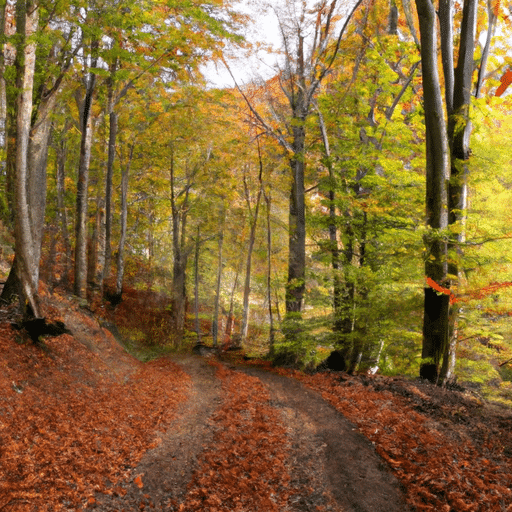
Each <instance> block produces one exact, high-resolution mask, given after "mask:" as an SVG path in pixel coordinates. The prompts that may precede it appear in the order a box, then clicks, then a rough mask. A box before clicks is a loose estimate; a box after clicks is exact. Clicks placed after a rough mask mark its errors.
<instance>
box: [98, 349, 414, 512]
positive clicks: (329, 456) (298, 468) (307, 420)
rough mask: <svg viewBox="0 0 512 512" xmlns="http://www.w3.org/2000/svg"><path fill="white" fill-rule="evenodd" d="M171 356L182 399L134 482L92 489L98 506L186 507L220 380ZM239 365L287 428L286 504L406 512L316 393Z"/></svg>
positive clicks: (395, 487)
mask: <svg viewBox="0 0 512 512" xmlns="http://www.w3.org/2000/svg"><path fill="white" fill-rule="evenodd" d="M174 362H177V363H178V364H179V365H180V366H182V368H183V369H184V370H185V371H186V372H187V373H188V374H189V375H190V376H191V378H192V382H193V387H192V388H191V390H190V394H189V397H188V401H187V402H186V403H185V404H184V405H183V406H182V408H181V409H180V410H179V411H178V415H177V418H176V420H175V421H174V422H173V423H172V424H171V425H170V426H169V428H168V430H167V432H166V433H165V434H164V435H162V439H161V443H160V444H159V445H158V447H156V448H154V449H152V450H150V451H148V452H147V453H146V454H145V456H144V457H143V459H142V460H141V462H140V463H139V465H138V466H137V467H136V468H135V469H134V471H133V472H132V474H133V475H138V476H140V477H141V478H140V480H139V481H140V483H141V485H140V487H138V486H137V485H134V484H133V482H125V484H124V485H123V487H124V490H123V491H122V492H119V491H118V492H116V493H114V494H113V495H111V496H106V495H98V496H97V502H96V504H95V507H96V508H97V509H100V510H102V511H108V512H110V511H121V510H126V511H130V510H140V509H141V508H140V507H147V508H148V509H149V510H189V508H188V507H186V505H183V503H184V502H185V503H186V499H187V498H186V494H187V486H188V485H189V483H190V481H191V477H192V475H193V473H194V472H196V471H197V470H198V458H199V457H200V454H201V452H202V451H203V450H207V449H211V448H212V446H213V447H214V446H215V442H216V440H215V430H216V428H217V427H215V425H214V424H213V422H212V414H213V413H214V411H215V410H216V408H218V407H219V406H220V403H221V395H220V381H219V379H218V378H217V377H216V376H215V367H213V366H212V365H210V364H208V360H207V359H206V358H201V357H198V356H190V357H182V358H180V359H178V360H176V359H174ZM243 371H244V372H245V373H246V374H248V375H251V376H253V377H256V378H258V379H259V380H260V381H261V383H263V385H264V387H265V388H266V389H267V390H268V392H269V394H270V401H269V404H270V406H271V407H272V408H275V409H276V410H278V411H279V418H280V421H281V422H282V424H283V426H284V428H285V431H286V436H287V443H288V447H289V450H288V456H287V459H286V461H285V465H286V468H287V470H288V472H289V474H290V483H289V487H290V489H293V492H291V494H290V497H289V499H288V503H287V507H286V510H290V511H303V512H307V511H313V510H331V511H346V512H349V511H353V512H379V511H382V512H385V511H389V512H392V511H407V510H409V509H408V507H407V505H406V504H405V500H404V498H403V494H402V491H401V489H400V486H399V484H398V481H397V480H396V479H395V478H394V477H393V475H392V474H391V473H390V471H389V470H388V469H387V467H386V465H385V464H384V463H383V460H382V459H381V458H380V457H379V456H378V455H377V454H376V452H375V449H374V447H373V446H372V444H371V443H370V442H369V441H368V439H367V438H365V437H364V436H363V435H362V434H360V433H359V432H358V431H357V428H356V427H355V426H354V425H353V424H352V423H351V422H350V421H348V420H347V419H345V418H344V417H343V416H342V415H341V414H340V413H338V412H337V411H336V410H335V409H334V408H333V407H332V406H330V405H329V404H328V403H327V402H326V401H325V400H323V399H322V397H321V396H320V395H319V394H318V393H316V392H314V391H312V390H310V389H307V388H305V386H304V385H303V384H301V383H300V382H298V381H296V380H295V379H292V378H287V377H284V376H281V375H277V374H274V373H270V372H265V371H262V370H258V369H243ZM255 456H256V457H257V454H255ZM212 492H213V490H212ZM123 494H124V495H123ZM171 504H174V507H175V508H172V507H173V505H171ZM179 504H181V507H182V508H179ZM169 507H171V508H169ZM317 507H318V508H317ZM205 510H208V509H207V508H206V507H205ZM211 510H217V509H215V508H211ZM218 510H224V509H220V508H219V509H218ZM258 510H263V509H258Z"/></svg>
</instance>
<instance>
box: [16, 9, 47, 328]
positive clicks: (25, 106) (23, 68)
mask: <svg viewBox="0 0 512 512" xmlns="http://www.w3.org/2000/svg"><path fill="white" fill-rule="evenodd" d="M16 16H17V32H18V34H19V35H20V44H19V46H18V48H17V56H16V68H17V87H18V91H19V92H18V99H17V104H16V176H15V198H16V210H15V238H16V240H15V252H16V275H17V277H18V279H19V282H20V284H21V293H22V297H21V300H22V302H23V304H24V314H25V316H26V317H27V318H31V317H35V318H40V317H41V314H42V312H41V308H40V304H39V293H38V284H39V282H38V281H39V259H38V254H39V251H38V250H37V247H36V243H37V241H36V240H34V230H35V229H36V228H37V226H34V225H33V224H32V222H33V221H34V220H35V217H32V215H31V212H30V198H29V196H28V194H29V190H30V189H29V186H30V184H29V179H30V168H29V148H30V127H31V121H32V98H33V86H34V73H35V63H36V43H35V42H34V41H31V40H30V38H31V36H32V35H33V34H34V33H35V32H36V31H37V26H38V18H39V9H38V6H37V5H34V4H32V2H26V1H25V0H18V2H17V3H16ZM39 185H40V183H39ZM37 192H38V193H41V194H42V193H44V191H37ZM39 228H40V229H41V228H42V225H41V226H39ZM39 250H40V249H39Z"/></svg>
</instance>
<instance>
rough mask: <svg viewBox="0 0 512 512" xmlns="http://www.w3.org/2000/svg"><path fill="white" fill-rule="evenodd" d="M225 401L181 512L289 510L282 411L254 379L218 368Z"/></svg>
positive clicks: (291, 491) (285, 440)
mask: <svg viewBox="0 0 512 512" xmlns="http://www.w3.org/2000/svg"><path fill="white" fill-rule="evenodd" d="M216 366H217V375H218V377H219V378H220V379H221V381H222V386H223V393H224V402H223V404H222V406H221V408H220V409H219V410H218V411H217V412H216V414H215V416H214V417H213V421H214V422H215V425H216V429H217V433H216V439H215V443H214V445H213V446H211V447H209V448H208V449H206V450H205V452H204V453H203V455H202V457H201V460H200V463H199V468H198V470H197V471H196V473H195V475H194V476H193V479H192V481H191V483H190V490H189V493H188V494H187V499H186V501H185V502H184V503H182V504H181V505H180V506H179V507H178V508H177V510H179V511H187V512H192V511H198V512H199V511H203V510H209V511H210V512H221V511H226V510H229V511H233V512H234V511H244V510H261V511H263V510H264V511H268V512H271V511H275V512H279V511H281V510H285V509H286V506H287V503H288V498H289V497H290V495H291V494H293V489H291V488H290V485H289V482H290V476H289V474H288V471H287V468H286V464H285V462H286V455H287V452H288V446H287V444H288V440H287V437H286V431H285V428H284V426H283V425H282V423H281V422H280V414H279V411H278V410H276V409H275V408H274V407H272V406H271V405H270V404H269V399H270V397H269V394H268V392H267V390H266V389H265V388H264V386H263V384H262V383H261V382H260V381H259V379H257V378H256V377H250V376H248V375H245V374H243V373H240V372H235V371H232V370H228V369H227V368H226V367H225V366H223V365H221V364H218V363H217V364H216Z"/></svg>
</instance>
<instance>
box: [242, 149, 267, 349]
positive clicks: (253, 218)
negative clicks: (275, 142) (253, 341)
mask: <svg viewBox="0 0 512 512" xmlns="http://www.w3.org/2000/svg"><path fill="white" fill-rule="evenodd" d="M258 150H259V146H258ZM262 178H263V163H262V160H261V154H260V172H259V178H258V182H259V188H258V195H257V197H256V206H255V207H254V213H253V212H252V208H251V202H250V197H249V188H248V186H247V180H246V177H245V176H244V190H245V199H246V202H247V207H248V210H249V222H250V225H251V230H250V233H249V244H248V246H247V260H246V265H245V282H244V296H243V309H242V329H241V333H240V334H241V335H242V339H241V341H242V343H245V341H246V340H247V334H248V331H249V297H250V294H251V268H252V253H253V250H254V242H255V241H256V227H257V225H258V214H259V210H260V202H261V194H262V191H263V182H262Z"/></svg>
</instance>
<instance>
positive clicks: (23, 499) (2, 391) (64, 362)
mask: <svg viewBox="0 0 512 512" xmlns="http://www.w3.org/2000/svg"><path fill="white" fill-rule="evenodd" d="M83 321H84V322H89V323H90V321H91V320H90V319H88V318H87V317H84V318H83ZM93 332H96V333H97V335H98V336H99V335H100V334H101V335H102V336H104V333H103V332H101V330H100V329H99V328H98V326H97V324H96V325H95V326H94V331H93ZM17 337H19V334H18V333H17V332H14V331H13V330H12V329H11V328H10V327H9V326H8V325H1V326H0V353H1V354H2V357H1V364H2V368H1V371H0V405H1V408H0V496H1V499H0V508H1V509H2V511H3V512H10V511H13V510H16V512H24V511H32V510H37V511H38V512H45V511H58V510H62V509H66V510H70V507H73V509H78V508H79V507H80V506H82V505H85V504H86V503H87V504H89V505H92V504H93V503H94V494H95V493H96V492H97V491H103V492H110V491H109V489H108V488H107V485H110V483H116V482H118V481H119V480H121V479H124V478H127V476H128V475H129V472H130V468H132V467H134V466H135V465H136V464H137V462H138V461H139V460H140V458H141V457H142V454H143V453H144V452H145V451H146V450H147V449H148V447H149V446H151V445H152V444H153V443H154V442H155V439H156V434H157V431H158V430H159V429H163V428H164V427H165V425H167V424H168V423H169V422H170V421H171V420H172V418H173V417H174V414H175V411H176V408H177V405H178V404H179V403H180V402H182V401H184V400H185V398H186V391H187V386H188V383H189V381H190V379H189V377H188V376H187V375H186V374H185V373H184V372H183V371H182V370H181V369H180V368H179V367H178V366H177V365H174V364H173V363H171V362H170V361H168V360H165V359H163V360H159V361H156V362H152V363H148V364H145V365H142V364H140V363H139V362H138V361H136V360H135V359H133V360H132V362H131V365H130V366H129V365H127V364H126V358H125V357H124V356H123V357H124V360H123V364H122V366H121V365H120V366H119V367H117V366H116V364H115V359H116V358H115V356H114V357H111V358H110V359H109V364H108V365H107V364H106V363H105V362H104V361H102V360H101V358H100V356H99V355H98V354H96V353H94V352H92V351H91V350H90V349H89V348H86V347H85V346H84V345H83V344H82V343H79V342H78V341H77V340H76V339H75V338H73V337H72V336H70V335H62V336H59V337H56V338H51V339H47V340H46V341H45V346H44V349H41V348H37V347H35V346H34V345H32V344H30V343H28V344H21V340H19V343H16V341H15V340H16V339H17ZM97 343H98V344H103V345H104V344H105V340H104V339H103V338H102V339H101V340H98V342H97ZM90 344H91V346H92V347H93V346H94V344H95V340H93V339H91V340H90ZM93 348H94V347H93ZM12 382H15V383H16V388H17V389H19V391H18V392H17V391H15V390H14V388H13V387H12V385H11V383H12ZM138 482H139V481H138V480H137V478H135V484H136V485H137V484H138ZM140 484H142V481H140Z"/></svg>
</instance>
